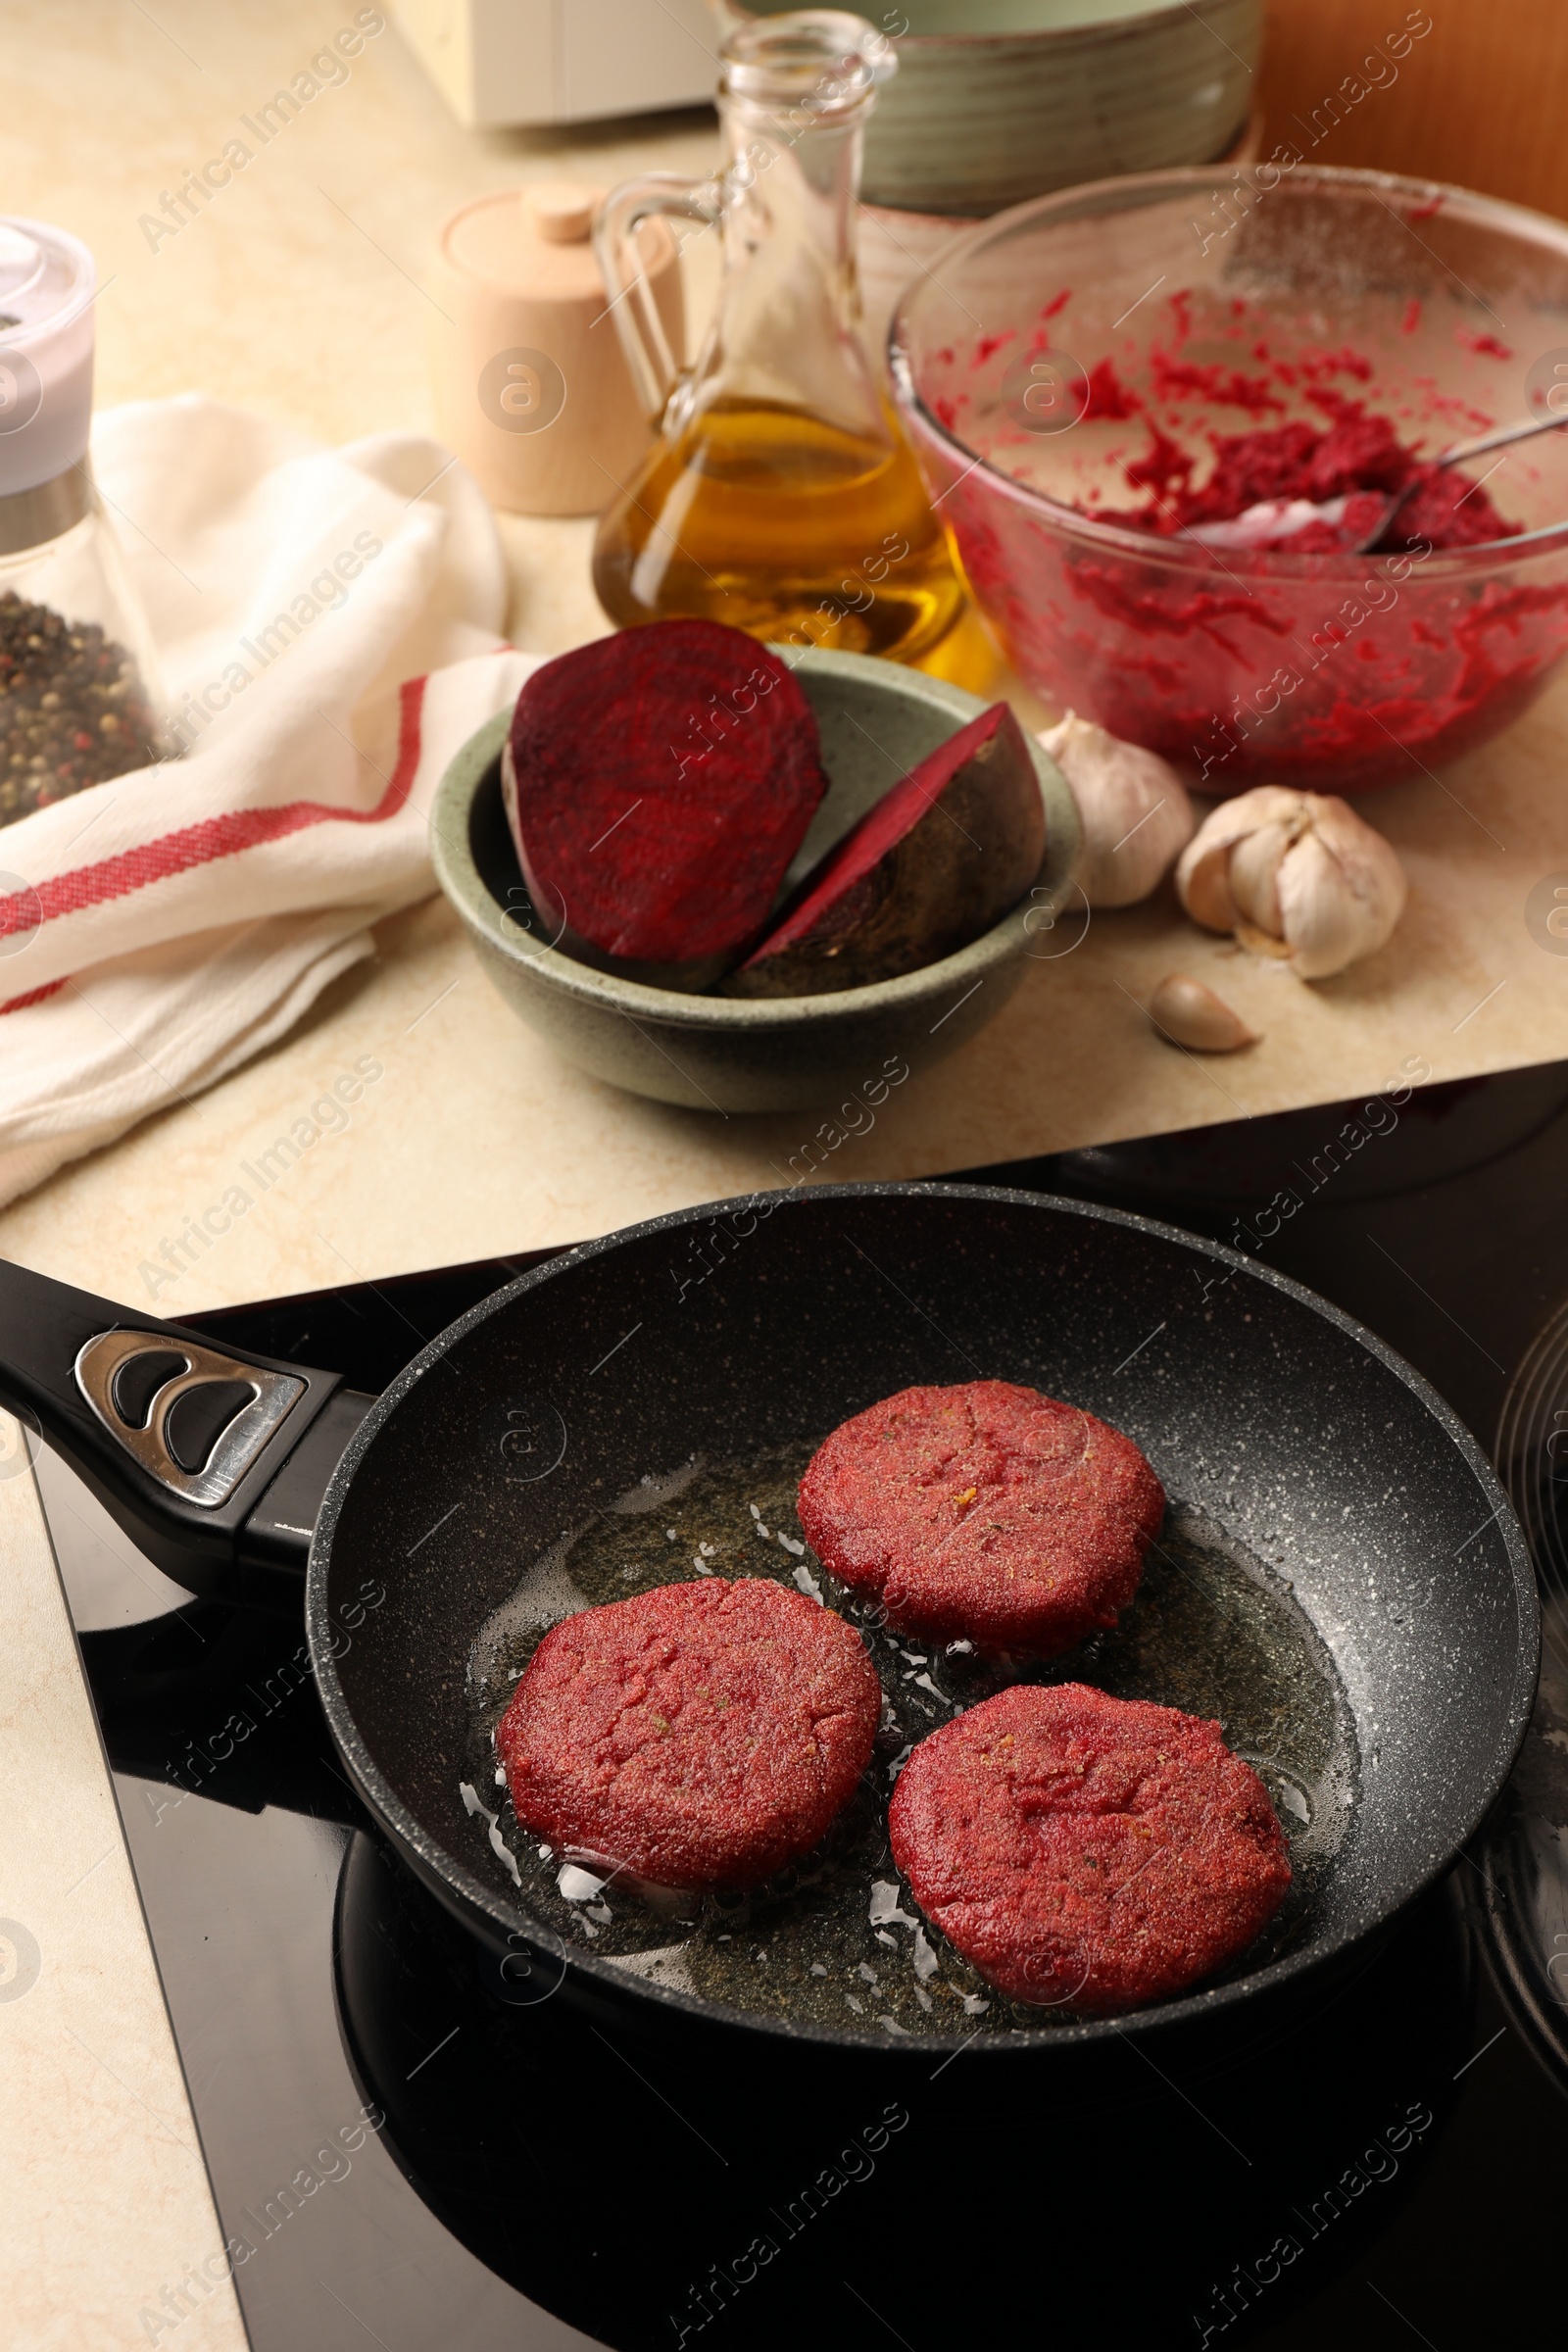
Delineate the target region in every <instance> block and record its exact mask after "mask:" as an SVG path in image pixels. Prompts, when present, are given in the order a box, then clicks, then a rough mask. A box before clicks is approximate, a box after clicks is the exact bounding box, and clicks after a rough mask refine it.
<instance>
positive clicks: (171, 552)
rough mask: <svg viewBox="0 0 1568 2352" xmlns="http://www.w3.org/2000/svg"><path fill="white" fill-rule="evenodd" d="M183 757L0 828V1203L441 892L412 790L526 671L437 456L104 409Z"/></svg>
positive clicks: (465, 482)
mask: <svg viewBox="0 0 1568 2352" xmlns="http://www.w3.org/2000/svg"><path fill="white" fill-rule="evenodd" d="M93 466H94V471H95V474H96V477H97V481H98V485H99V490H100V493H101V495H102V496H103V499H104V502H105V504H106V506H107V507H108V508H109V511H110V514H111V515H112V517H113V520H114V523H115V528H116V531H117V533H118V536H119V539H120V543H121V547H122V549H123V554H124V556H125V560H126V564H127V567H128V568H129V570H130V572H131V574H132V577H133V579H134V581H135V585H136V587H137V589H138V591H139V592H140V594H141V597H142V601H143V603H144V605H145V607H146V609H147V613H148V616H149V619H150V621H151V624H152V631H153V636H154V638H155V640H156V643H157V646H158V651H159V655H160V658H161V661H162V663H163V668H164V675H165V682H166V685H167V687H168V688H169V690H170V696H171V704H172V711H173V715H174V728H175V736H174V740H175V742H176V744H177V745H178V746H179V747H180V750H181V753H182V756H181V757H179V758H177V759H172V760H166V761H165V762H163V763H162V764H161V765H159V766H157V767H152V768H142V769H138V770H136V771H135V772H133V773H131V774H128V775H123V776H117V777H116V778H115V779H114V780H113V781H112V782H110V783H107V784H99V785H95V786H93V787H92V788H91V789H90V790H89V791H86V792H81V793H77V794H75V795H74V796H73V798H71V799H68V800H64V801H59V802H56V803H55V804H54V805H53V806H52V807H50V808H46V809H37V810H35V811H34V812H33V813H32V814H31V815H30V816H26V817H24V818H22V819H21V820H20V821H19V822H18V823H16V824H13V825H10V826H7V827H6V828H5V829H4V830H0V1204H3V1203H4V1202H5V1201H10V1200H14V1199H15V1198H16V1196H17V1195H18V1194H19V1193H23V1192H25V1191H27V1190H28V1189H29V1188H30V1187H31V1186H33V1185H35V1184H38V1183H40V1182H41V1181H42V1180H43V1178H44V1177H46V1176H48V1175H49V1174H51V1173H52V1171H53V1170H54V1169H55V1168H57V1167H59V1166H60V1165H61V1163H62V1162H63V1161H65V1160H68V1159H73V1158H74V1157H76V1156H77V1155H79V1154H80V1153H81V1152H90V1151H93V1150H95V1149H96V1148H97V1147H98V1146H100V1145H102V1144H106V1143H110V1142H112V1141H113V1140H114V1138H115V1137H116V1136H118V1135H123V1133H124V1131H125V1130H126V1128H128V1127H131V1126H134V1125H135V1123H136V1122H137V1121H138V1120H139V1119H143V1118H146V1117H147V1116H148V1115H149V1113H151V1112H153V1111H156V1110H160V1109H162V1108H163V1107H164V1106H165V1105H166V1104H168V1103H172V1102H175V1101H178V1100H182V1099H185V1098H188V1097H189V1096H191V1095H194V1094H196V1093H199V1092H200V1091H201V1089H202V1088H204V1087H207V1086H211V1085H212V1084H213V1083H214V1081H215V1080H217V1079H219V1078H221V1077H223V1076H224V1075H225V1074H226V1072H228V1071H230V1070H232V1069H236V1068H237V1067H238V1066H239V1064H240V1063H241V1062H243V1061H245V1060H247V1059H249V1057H250V1056H251V1055H252V1054H256V1053H259V1052H260V1051H261V1050H262V1049H263V1048H264V1047H266V1046H269V1045H270V1044H271V1043H273V1041H274V1040H276V1039H277V1038H280V1037H281V1036H283V1034H284V1033H285V1032H286V1031H287V1030H288V1029H289V1028H290V1027H291V1025H292V1024H293V1023H294V1022H295V1021H296V1020H298V1018H299V1017H300V1015H301V1014H302V1013H303V1012H304V1011H305V1010H306V1009H307V1007H308V1006H309V1005H311V1004H312V1003H313V1001H314V1000H315V999H316V998H317V997H318V996H319V994H320V992H321V990H322V989H323V988H325V987H326V985H327V984H328V982H329V981H331V980H333V979H334V978H335V977H336V976H337V975H338V974H339V973H340V972H342V971H344V970H346V969H347V968H348V967H349V966H350V965H351V964H353V963H355V962H357V961H359V960H360V958H361V957H363V956H368V955H370V954H371V953H372V952H373V946H372V942H371V939H370V925H371V924H372V923H374V922H376V921H378V920H379V919H380V917H382V916H383V915H387V914H390V913H392V912H393V911H394V910H395V909H396V908H398V907H407V906H410V905H412V904H413V903H414V902H415V901H416V900H417V899H420V898H424V897H427V896H428V895H429V893H430V892H431V891H433V890H434V888H435V878H434V875H433V873H432V871H431V866H430V859H429V853H428V847H427V819H428V812H429V806H430V799H431V796H432V794H433V792H434V790H435V787H436V785H437V784H438V782H439V781H440V778H441V774H442V770H443V769H444V767H445V766H446V763H447V761H448V760H450V759H451V757H452V755H453V754H454V753H455V752H456V751H457V750H458V748H459V746H460V745H461V744H462V743H463V742H464V741H465V740H466V737H467V736H468V735H470V734H471V733H472V732H473V730H474V728H475V727H477V726H479V725H480V724H481V723H482V722H483V721H484V720H485V719H486V718H488V717H490V716H492V715H493V713H494V712H495V711H499V710H502V709H503V708H504V707H505V706H506V705H507V704H508V703H510V702H511V701H512V700H513V699H514V697H515V695H516V692H517V689H518V687H519V686H520V685H521V683H522V681H523V679H524V678H525V677H526V676H527V675H528V674H529V672H530V671H531V670H532V669H533V668H535V667H536V666H537V662H536V660H535V659H534V658H533V657H530V656H528V655H524V654H519V653H516V652H515V651H514V650H512V649H511V648H510V647H507V646H505V645H504V644H503V642H502V630H503V627H504V624H505V615H506V600H507V579H506V566H505V562H504V559H503V556H502V551H501V544H500V540H499V538H498V536H497V532H496V527H495V522H494V519H493V517H492V515H491V514H490V510H489V508H488V507H487V506H486V504H485V502H484V499H483V497H482V496H481V494H480V492H479V490H478V488H477V486H476V485H475V484H474V483H473V481H472V480H471V479H470V478H469V477H468V475H467V474H466V473H465V471H464V470H463V468H462V466H459V465H458V464H457V462H456V461H455V460H454V459H453V458H451V457H450V455H449V454H448V452H447V451H445V450H444V449H442V448H441V447H440V446H439V444H438V443H436V442H434V441H429V440H426V439H423V438H422V437H420V436H418V435H417V434H407V433H382V434H377V435H375V436H373V437H371V438H369V439H368V440H364V441H356V442H351V443H350V444H349V445H348V446H347V447H345V448H342V449H337V450H327V449H323V448H321V447H320V446H319V444H317V443H315V442H313V441H310V440H308V439H306V438H305V437H303V436H302V435H300V434H298V433H295V432H292V431H290V430H288V429H287V428H285V427H283V426H279V425H276V424H271V423H269V422H267V421H265V420H263V419H261V418H258V417H250V416H247V415H244V414H242V413H241V412H239V411H237V410H234V409H229V408H225V407H223V406H221V405H220V404H219V403H218V402H216V401H211V400H207V399H205V398H202V397H200V396H197V395H188V396H186V397H184V398H181V399H177V400H167V401H147V402H136V403H133V404H131V405H130V406H127V407H125V408H122V409H114V410H110V411H108V412H107V413H106V414H105V415H103V416H101V417H99V418H98V419H97V420H96V423H95V427H94V433H93Z"/></svg>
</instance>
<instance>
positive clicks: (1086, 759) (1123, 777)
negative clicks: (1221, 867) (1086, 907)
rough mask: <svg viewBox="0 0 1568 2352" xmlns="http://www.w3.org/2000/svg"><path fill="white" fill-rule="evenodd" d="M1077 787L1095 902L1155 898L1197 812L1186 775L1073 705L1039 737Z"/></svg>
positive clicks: (1087, 889)
mask: <svg viewBox="0 0 1568 2352" xmlns="http://www.w3.org/2000/svg"><path fill="white" fill-rule="evenodd" d="M1038 740H1039V743H1040V746H1041V748H1042V750H1044V751H1047V752H1049V753H1050V754H1051V757H1052V759H1053V760H1055V762H1056V765H1057V766H1058V767H1059V768H1060V769H1061V772H1062V774H1063V775H1064V776H1065V777H1066V779H1067V781H1068V783H1069V784H1070V785H1071V786H1072V797H1073V799H1074V800H1075V801H1076V802H1077V804H1078V813H1079V815H1080V816H1081V817H1082V819H1083V827H1084V853H1083V862H1082V864H1081V865H1080V866H1079V869H1078V886H1079V888H1080V889H1081V890H1082V892H1083V894H1084V896H1085V898H1086V899H1087V900H1088V901H1089V904H1090V906H1091V907H1131V906H1133V905H1135V904H1136V903H1137V901H1138V900H1139V899H1147V898H1148V896H1149V894H1150V892H1151V891H1152V889H1153V887H1154V885H1155V883H1156V882H1158V880H1159V878H1160V876H1161V875H1162V874H1163V873H1164V872H1165V869H1166V868H1167V866H1168V865H1169V864H1170V862H1171V860H1172V858H1175V856H1176V854H1177V852H1178V851H1179V850H1180V849H1181V847H1182V845H1183V843H1184V842H1186V841H1190V840H1191V838H1192V831H1193V826H1194V824H1195V823H1196V822H1197V819H1196V818H1195V817H1194V815H1193V804H1192V802H1191V801H1190V800H1189V799H1188V798H1187V795H1186V793H1185V792H1184V791H1183V789H1182V783H1181V778H1180V777H1179V776H1178V775H1177V773H1176V771H1175V769H1174V768H1173V767H1169V766H1167V764H1166V763H1165V761H1164V760H1161V759H1160V757H1159V755H1158V753H1157V752H1146V751H1145V750H1144V748H1143V746H1142V745H1141V744H1137V743H1123V742H1121V740H1120V739H1119V738H1118V737H1117V736H1115V735H1107V734H1106V732H1105V730H1104V728H1103V727H1097V726H1095V725H1094V724H1093V723H1092V721H1091V720H1089V719H1087V718H1080V717H1079V716H1078V715H1077V713H1076V711H1068V713H1067V715H1066V717H1065V718H1064V719H1063V720H1062V721H1061V724H1060V725H1059V726H1055V727H1047V728H1046V729H1045V730H1044V732H1043V733H1042V734H1041V735H1040V737H1039V739H1038Z"/></svg>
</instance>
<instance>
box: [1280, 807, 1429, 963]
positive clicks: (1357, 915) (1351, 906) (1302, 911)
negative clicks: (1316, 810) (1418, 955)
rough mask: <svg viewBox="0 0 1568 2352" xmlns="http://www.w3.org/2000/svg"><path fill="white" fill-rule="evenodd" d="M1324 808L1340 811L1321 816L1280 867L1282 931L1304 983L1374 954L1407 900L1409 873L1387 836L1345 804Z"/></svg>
mask: <svg viewBox="0 0 1568 2352" xmlns="http://www.w3.org/2000/svg"><path fill="white" fill-rule="evenodd" d="M1322 807H1323V809H1327V810H1333V811H1336V812H1338V813H1336V814H1334V815H1332V816H1328V817H1322V816H1320V817H1318V818H1317V819H1316V820H1315V821H1314V825H1313V829H1312V831H1311V832H1309V833H1303V834H1302V836H1301V838H1300V840H1299V842H1297V843H1296V844H1295V846H1294V847H1293V848H1292V850H1291V851H1290V853H1289V855H1288V856H1287V857H1286V858H1284V859H1283V860H1282V862H1281V865H1280V869H1279V898H1280V924H1279V928H1280V931H1281V934H1282V935H1283V937H1284V940H1285V943H1286V945H1287V947H1288V948H1289V949H1290V951H1291V956H1292V960H1293V961H1294V963H1295V965H1296V969H1297V970H1298V971H1299V973H1300V975H1301V978H1302V979H1303V980H1327V979H1329V978H1331V977H1332V975H1333V974H1334V973H1335V972H1343V971H1345V970H1346V969H1347V968H1348V965H1350V964H1352V963H1357V962H1359V961H1360V959H1361V957H1362V956H1371V955H1373V954H1374V953H1375V952H1376V950H1377V949H1379V948H1381V947H1382V946H1383V945H1384V944H1385V942H1386V941H1387V940H1388V939H1389V937H1390V936H1391V934H1392V933H1393V930H1394V927H1395V925H1396V924H1397V921H1398V919H1399V916H1400V914H1401V913H1402V912H1403V910H1404V902H1405V895H1406V884H1405V879H1404V869H1403V867H1402V866H1401V865H1400V863H1399V860H1398V858H1397V855H1396V853H1395V852H1394V850H1393V849H1392V848H1391V847H1390V845H1389V844H1388V842H1386V841H1385V840H1384V838H1383V836H1382V834H1381V833H1374V832H1373V830H1372V828H1371V826H1370V825H1367V824H1363V823H1362V821H1361V819H1360V818H1359V817H1358V816H1356V815H1355V814H1354V813H1353V811H1352V810H1351V809H1348V808H1347V807H1346V805H1345V803H1344V802H1343V801H1332V800H1325V801H1324V802H1323V803H1322ZM1346 820H1348V822H1347V821H1346Z"/></svg>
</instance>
